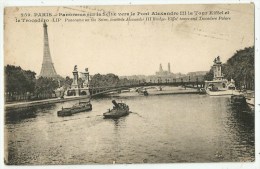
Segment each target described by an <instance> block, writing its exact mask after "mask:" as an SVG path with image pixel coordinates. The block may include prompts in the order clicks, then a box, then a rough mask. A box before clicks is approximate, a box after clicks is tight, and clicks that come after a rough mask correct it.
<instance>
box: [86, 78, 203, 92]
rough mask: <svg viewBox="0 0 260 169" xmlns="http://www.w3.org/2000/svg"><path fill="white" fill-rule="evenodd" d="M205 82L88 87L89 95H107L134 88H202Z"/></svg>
mask: <svg viewBox="0 0 260 169" xmlns="http://www.w3.org/2000/svg"><path fill="white" fill-rule="evenodd" d="M204 85H205V82H204V81H186V82H184V81H180V82H167V81H166V82H165V83H163V82H158V83H152V82H148V83H146V82H145V83H142V82H140V83H136V84H130V85H120V86H108V87H94V86H92V87H90V94H91V95H98V94H102V93H108V92H112V91H117V90H118V91H120V90H125V89H129V88H136V87H147V86H185V87H190V88H202V87H204Z"/></svg>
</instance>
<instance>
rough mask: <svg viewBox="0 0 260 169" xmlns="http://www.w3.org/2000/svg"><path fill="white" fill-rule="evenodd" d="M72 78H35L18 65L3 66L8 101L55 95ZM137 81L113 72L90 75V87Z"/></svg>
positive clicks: (68, 83)
mask: <svg viewBox="0 0 260 169" xmlns="http://www.w3.org/2000/svg"><path fill="white" fill-rule="evenodd" d="M72 82H73V79H72V78H70V77H68V76H67V77H66V78H62V77H59V78H55V79H53V78H46V77H40V78H36V73H35V72H33V71H30V70H23V69H22V68H21V67H19V66H13V65H7V66H5V96H6V99H7V100H8V101H14V100H25V99H43V98H49V97H52V96H53V95H55V92H54V91H55V90H56V89H57V88H58V87H60V86H63V87H64V89H65V90H67V89H68V88H70V86H71V84H72ZM133 83H138V82H137V81H136V80H128V79H126V78H124V79H119V77H118V76H117V75H115V74H112V73H109V74H106V75H101V74H95V75H94V76H92V77H91V81H90V86H91V87H107V86H109V87H115V86H122V85H130V84H133ZM78 84H79V87H83V80H82V79H81V78H79V79H78Z"/></svg>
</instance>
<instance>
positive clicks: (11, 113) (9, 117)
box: [5, 104, 56, 124]
mask: <svg viewBox="0 0 260 169" xmlns="http://www.w3.org/2000/svg"><path fill="white" fill-rule="evenodd" d="M55 107H56V105H55V104H48V105H41V106H37V107H36V106H35V107H25V108H22V109H15V110H8V111H6V112H5V123H6V124H15V123H21V122H23V121H24V120H26V119H31V118H36V117H37V115H38V114H39V113H43V112H48V111H49V110H53V109H54V108H55Z"/></svg>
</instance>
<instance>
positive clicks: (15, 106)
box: [5, 96, 90, 111]
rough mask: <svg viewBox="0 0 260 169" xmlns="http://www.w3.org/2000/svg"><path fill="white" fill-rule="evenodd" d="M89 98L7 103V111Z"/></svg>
mask: <svg viewBox="0 0 260 169" xmlns="http://www.w3.org/2000/svg"><path fill="white" fill-rule="evenodd" d="M87 98H90V97H89V96H79V97H67V98H64V99H60V98H53V99H45V100H37V101H28V102H18V103H7V104H5V110H6V111H9V110H15V109H22V108H29V107H33V106H41V105H47V104H53V103H61V102H66V101H72V100H80V99H87Z"/></svg>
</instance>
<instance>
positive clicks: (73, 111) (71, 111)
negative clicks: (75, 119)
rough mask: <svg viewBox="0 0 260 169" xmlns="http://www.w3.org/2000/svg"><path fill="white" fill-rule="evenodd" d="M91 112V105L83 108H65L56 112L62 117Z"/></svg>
mask: <svg viewBox="0 0 260 169" xmlns="http://www.w3.org/2000/svg"><path fill="white" fill-rule="evenodd" d="M90 110H92V105H87V106H85V107H79V108H65V109H62V110H60V111H58V112H57V114H58V116H60V117H64V116H72V115H73V114H76V113H80V112H85V111H90Z"/></svg>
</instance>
